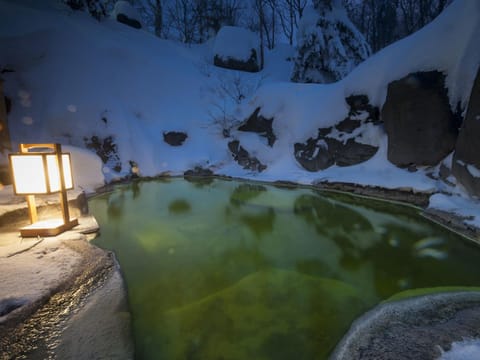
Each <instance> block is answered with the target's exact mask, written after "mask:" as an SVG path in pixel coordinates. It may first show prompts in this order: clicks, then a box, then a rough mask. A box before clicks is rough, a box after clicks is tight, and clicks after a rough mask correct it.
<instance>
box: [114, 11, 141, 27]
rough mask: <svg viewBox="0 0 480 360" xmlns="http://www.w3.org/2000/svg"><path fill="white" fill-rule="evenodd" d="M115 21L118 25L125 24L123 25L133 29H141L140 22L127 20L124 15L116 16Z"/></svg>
mask: <svg viewBox="0 0 480 360" xmlns="http://www.w3.org/2000/svg"><path fill="white" fill-rule="evenodd" d="M117 21H118V22H119V23H122V24H125V25H127V26H130V27H133V28H135V29H141V28H142V24H140V22H139V21H138V20H135V19H132V18H129V17H128V16H127V15H125V14H118V15H117Z"/></svg>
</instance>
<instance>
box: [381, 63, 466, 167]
mask: <svg viewBox="0 0 480 360" xmlns="http://www.w3.org/2000/svg"><path fill="white" fill-rule="evenodd" d="M382 119H383V121H384V123H385V130H386V132H387V135H388V160H389V161H390V162H392V163H393V164H395V165H397V166H400V167H406V166H409V165H411V164H415V165H437V164H438V163H439V162H440V160H442V159H443V158H444V157H445V156H447V155H448V154H449V153H450V152H452V150H453V149H454V146H455V142H456V140H457V135H458V126H459V121H458V118H457V117H456V116H455V114H454V113H453V112H452V110H451V108H450V104H449V100H448V96H447V90H446V89H445V76H444V75H443V74H442V73H440V72H438V71H429V72H418V73H413V74H409V75H408V76H406V77H404V78H402V79H400V80H397V81H393V82H391V83H390V84H389V85H388V91H387V99H386V101H385V104H384V105H383V108H382Z"/></svg>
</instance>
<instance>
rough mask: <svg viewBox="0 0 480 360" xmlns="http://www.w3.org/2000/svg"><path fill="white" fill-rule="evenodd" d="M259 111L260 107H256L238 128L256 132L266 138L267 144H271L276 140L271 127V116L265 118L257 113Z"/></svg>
mask: <svg viewBox="0 0 480 360" xmlns="http://www.w3.org/2000/svg"><path fill="white" fill-rule="evenodd" d="M259 112H260V108H256V109H255V111H254V112H253V114H252V115H250V117H249V118H248V119H247V121H246V122H245V123H244V124H243V125H241V126H239V128H238V130H240V131H247V132H255V133H258V134H259V135H260V136H263V137H266V138H267V141H268V145H269V146H273V144H274V143H275V140H277V137H276V136H275V134H274V133H273V129H272V123H273V118H272V119H266V118H264V117H263V116H262V115H258V113H259Z"/></svg>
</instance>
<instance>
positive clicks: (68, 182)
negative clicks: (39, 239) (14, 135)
mask: <svg viewBox="0 0 480 360" xmlns="http://www.w3.org/2000/svg"><path fill="white" fill-rule="evenodd" d="M19 148H20V152H19V153H16V154H10V155H9V158H10V171H11V174H12V180H13V190H14V192H15V194H16V195H26V197H27V203H28V212H29V217H30V223H31V224H30V225H28V226H25V227H23V228H21V229H20V234H21V235H22V236H25V237H28V236H55V235H58V234H60V233H62V232H64V231H66V230H69V229H71V228H73V227H74V226H76V225H78V220H77V219H70V214H69V211H68V199H67V190H70V189H72V188H73V177H72V166H71V162H70V154H68V153H62V148H61V145H60V144H20V146H19ZM53 193H59V194H60V207H61V209H62V219H51V220H43V221H37V208H36V205H35V195H40V194H53Z"/></svg>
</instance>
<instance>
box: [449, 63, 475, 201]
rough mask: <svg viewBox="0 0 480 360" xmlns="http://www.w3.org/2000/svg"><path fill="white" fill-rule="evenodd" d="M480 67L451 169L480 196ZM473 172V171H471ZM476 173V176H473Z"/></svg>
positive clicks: (473, 192) (465, 184) (466, 185)
mask: <svg viewBox="0 0 480 360" xmlns="http://www.w3.org/2000/svg"><path fill="white" fill-rule="evenodd" d="M479 139H480V69H479V70H478V72H477V77H476V79H475V83H474V85H473V88H472V94H471V95H470V101H469V102H468V109H467V116H466V118H465V121H464V123H463V126H462V128H461V129H460V134H459V135H458V140H457V144H456V145H455V154H454V155H453V162H452V171H453V175H454V176H455V177H456V178H457V179H458V181H459V182H460V183H461V184H462V185H463V186H465V188H466V189H467V191H468V192H469V193H470V194H472V195H475V196H480V175H479V174H480V140H479ZM472 172H473V173H472ZM475 175H477V176H475Z"/></svg>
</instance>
